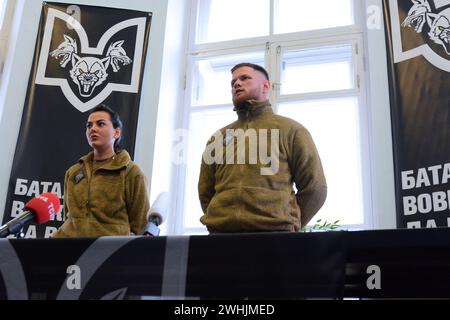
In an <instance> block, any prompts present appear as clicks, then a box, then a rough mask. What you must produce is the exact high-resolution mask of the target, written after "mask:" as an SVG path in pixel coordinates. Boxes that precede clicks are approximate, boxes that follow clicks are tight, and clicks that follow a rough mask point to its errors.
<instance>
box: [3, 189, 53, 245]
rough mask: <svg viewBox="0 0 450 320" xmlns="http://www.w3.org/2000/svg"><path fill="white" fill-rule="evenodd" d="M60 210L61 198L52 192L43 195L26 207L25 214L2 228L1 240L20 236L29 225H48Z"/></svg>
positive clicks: (28, 203)
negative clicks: (16, 235) (14, 235)
mask: <svg viewBox="0 0 450 320" xmlns="http://www.w3.org/2000/svg"><path fill="white" fill-rule="evenodd" d="M59 208H60V203H59V198H58V196H57V195H56V194H53V193H51V192H46V193H43V194H41V195H39V196H37V197H36V198H33V199H31V200H30V201H28V202H27V204H26V205H25V211H24V212H22V213H21V214H20V215H18V216H17V217H15V218H14V219H12V220H10V221H9V222H7V223H6V224H4V225H2V226H1V227H0V238H6V237H7V236H9V235H11V234H18V233H19V232H20V230H22V228H23V227H24V226H25V225H26V224H28V223H35V224H42V223H46V222H47V221H48V220H50V218H51V217H53V216H54V215H55V214H56V213H57V212H58V211H59Z"/></svg>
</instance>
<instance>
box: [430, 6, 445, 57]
mask: <svg viewBox="0 0 450 320" xmlns="http://www.w3.org/2000/svg"><path fill="white" fill-rule="evenodd" d="M427 19H428V23H429V25H430V32H429V33H428V35H429V37H430V39H431V40H432V41H433V42H434V43H437V44H440V45H441V46H443V47H444V49H445V52H447V54H449V55H450V9H446V10H444V11H442V12H440V13H439V14H429V15H428V16H427Z"/></svg>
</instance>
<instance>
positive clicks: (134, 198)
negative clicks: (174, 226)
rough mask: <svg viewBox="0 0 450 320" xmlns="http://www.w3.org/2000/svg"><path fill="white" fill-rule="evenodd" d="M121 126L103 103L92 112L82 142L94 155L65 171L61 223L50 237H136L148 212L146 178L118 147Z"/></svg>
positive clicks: (115, 116) (128, 156) (140, 232)
mask: <svg viewBox="0 0 450 320" xmlns="http://www.w3.org/2000/svg"><path fill="white" fill-rule="evenodd" d="M121 133H122V122H121V120H120V117H119V115H118V113H117V112H116V111H114V110H112V109H111V108H109V107H108V106H106V105H103V104H102V105H99V106H97V107H95V108H94V109H92V110H91V111H90V113H89V117H88V120H87V123H86V138H87V141H88V143H89V145H90V146H91V147H92V149H93V151H91V152H90V153H88V154H87V155H85V156H83V157H81V158H80V159H79V160H78V162H77V163H76V164H74V165H73V166H71V167H70V168H69V170H67V171H66V175H65V181H64V218H65V221H64V223H63V225H62V226H61V227H60V228H59V229H58V230H57V231H56V232H55V233H54V234H53V238H63V237H99V236H112V235H117V236H118V235H123V236H128V235H132V234H135V235H140V234H142V232H143V229H144V227H145V223H146V215H147V211H148V210H149V207H150V206H149V201H148V194H147V180H146V178H145V175H144V174H143V172H142V171H141V169H140V168H139V167H138V166H137V165H136V164H135V163H134V162H133V161H132V160H131V158H130V155H129V154H128V152H127V151H126V150H122V149H120V147H119V142H120V139H121Z"/></svg>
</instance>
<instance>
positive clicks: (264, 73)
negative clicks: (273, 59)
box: [231, 62, 269, 80]
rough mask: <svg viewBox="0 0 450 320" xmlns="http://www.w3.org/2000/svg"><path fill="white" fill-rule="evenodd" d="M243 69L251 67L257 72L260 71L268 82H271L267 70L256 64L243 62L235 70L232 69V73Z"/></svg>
mask: <svg viewBox="0 0 450 320" xmlns="http://www.w3.org/2000/svg"><path fill="white" fill-rule="evenodd" d="M242 67H249V68H252V69H254V70H256V71H259V72H261V73H262V74H263V75H264V76H265V77H266V79H267V80H269V74H268V73H267V71H266V69H264V68H263V67H261V66H260V65H258V64H254V63H250V62H242V63H239V64H237V65H235V66H234V67H233V68H231V73H233V72H234V71H236V70H237V69H239V68H242Z"/></svg>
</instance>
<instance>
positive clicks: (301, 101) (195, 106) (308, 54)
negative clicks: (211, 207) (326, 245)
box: [176, 0, 372, 234]
mask: <svg viewBox="0 0 450 320" xmlns="http://www.w3.org/2000/svg"><path fill="white" fill-rule="evenodd" d="M191 1H192V17H191V19H192V21H191V30H190V47H189V51H188V56H187V59H188V66H189V70H188V72H187V86H186V97H185V105H184V107H185V112H184V118H183V125H184V127H185V128H187V129H188V131H189V138H188V142H187V145H188V146H187V157H186V165H185V166H183V167H181V166H180V167H179V170H180V171H179V172H178V177H180V185H182V187H181V188H180V190H179V191H180V193H181V194H182V198H183V201H181V202H179V203H180V205H179V206H178V207H177V209H176V211H177V214H179V217H180V221H183V223H182V224H180V225H179V226H178V229H177V230H176V231H177V233H181V234H196V233H205V232H206V228H205V227H204V226H203V225H201V223H200V222H199V218H200V217H201V215H202V211H201V208H200V204H199V200H198V193H197V183H198V175H199V170H200V161H201V155H202V152H203V150H204V147H205V145H206V142H207V140H208V138H209V137H210V136H211V135H212V134H213V133H214V132H215V131H216V130H218V129H219V128H221V127H223V126H225V125H226V124H229V123H231V122H233V121H234V120H236V115H235V113H234V112H233V111H232V109H233V106H232V104H231V92H230V90H231V88H230V79H231V73H230V69H231V68H232V67H233V66H234V65H235V64H237V63H239V62H244V61H245V62H253V63H256V64H260V65H262V66H264V67H265V68H266V69H267V70H268V72H269V75H270V78H271V82H272V85H273V90H272V92H271V98H270V99H271V102H272V107H273V109H274V111H275V112H276V113H278V114H280V115H284V116H287V117H290V118H292V119H295V120H297V121H298V122H300V123H301V124H303V125H304V126H305V127H306V128H307V129H308V130H309V131H310V133H311V134H312V136H313V139H314V141H315V143H316V146H317V148H318V150H319V154H320V156H321V159H322V163H323V166H324V170H325V174H326V178H327V183H328V197H327V201H326V203H325V205H324V206H323V207H322V209H321V210H320V211H319V213H318V214H317V215H316V217H315V218H314V219H313V220H312V222H315V221H316V220H317V219H322V220H328V221H335V220H340V224H341V225H342V226H343V227H347V228H354V229H355V228H357V229H362V228H368V227H370V226H371V223H372V222H371V221H372V219H371V203H370V196H368V194H370V188H369V186H370V165H369V161H367V159H368V131H367V130H368V125H367V119H366V116H367V103H366V94H365V86H364V75H363V72H364V68H363V57H362V56H363V55H362V52H363V50H362V47H363V41H362V39H363V31H362V27H361V26H360V22H359V21H361V16H362V14H363V12H362V11H361V10H360V7H359V2H357V1H353V0H321V1H306V0H296V1H291V0H270V1H269V0H245V1H242V0H241V1H235V0H226V1H225V0H191ZM237 7H239V10H236V8H237ZM255 7H256V8H258V10H256V9H254V8H255Z"/></svg>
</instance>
